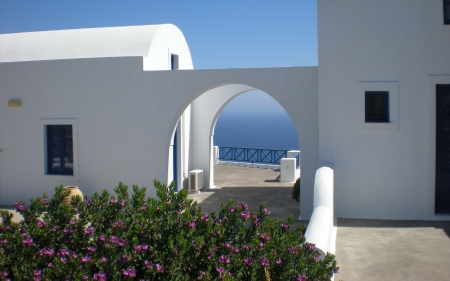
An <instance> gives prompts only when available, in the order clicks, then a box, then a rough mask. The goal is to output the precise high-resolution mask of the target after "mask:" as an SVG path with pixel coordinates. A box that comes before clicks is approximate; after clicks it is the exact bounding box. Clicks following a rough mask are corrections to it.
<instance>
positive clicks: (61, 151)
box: [46, 125, 73, 175]
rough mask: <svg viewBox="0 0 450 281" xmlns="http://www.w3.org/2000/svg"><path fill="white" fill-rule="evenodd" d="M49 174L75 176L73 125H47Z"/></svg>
mask: <svg viewBox="0 0 450 281" xmlns="http://www.w3.org/2000/svg"><path fill="white" fill-rule="evenodd" d="M46 127H47V128H46V129H47V174H49V175H73V139H72V125H47V126H46Z"/></svg>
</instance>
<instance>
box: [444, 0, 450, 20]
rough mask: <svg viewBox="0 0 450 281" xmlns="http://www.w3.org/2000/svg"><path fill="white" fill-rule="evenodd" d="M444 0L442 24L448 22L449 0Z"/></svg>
mask: <svg viewBox="0 0 450 281" xmlns="http://www.w3.org/2000/svg"><path fill="white" fill-rule="evenodd" d="M443 1H444V24H450V0H443Z"/></svg>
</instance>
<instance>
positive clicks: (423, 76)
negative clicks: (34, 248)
mask: <svg viewBox="0 0 450 281" xmlns="http://www.w3.org/2000/svg"><path fill="white" fill-rule="evenodd" d="M445 5H447V6H445ZM449 5H450V4H449V1H448V0H428V1H412V2H411V1H406V0H380V1H361V0H353V1H344V0H336V1H327V0H318V40H319V66H318V67H292V68H267V69H226V70H192V68H193V65H192V61H191V57H190V53H189V49H188V46H187V43H186V41H185V39H184V37H183V35H182V33H181V31H180V30H179V29H177V28H176V27H174V26H173V25H157V26H136V27H115V28H94V29H79V30H62V31H47V32H31V33H19V34H3V35H0V108H1V110H0V149H1V152H0V204H11V203H13V202H14V201H15V200H17V199H19V198H24V199H25V200H29V199H30V198H34V197H36V196H39V195H41V194H42V192H47V193H49V194H51V193H52V192H53V189H54V187H55V186H56V185H59V184H66V185H69V184H70V185H78V186H80V188H81V189H82V190H83V192H84V193H85V194H89V195H90V194H92V193H94V192H98V191H101V190H103V189H105V188H107V189H112V187H114V186H116V185H117V183H118V182H119V181H123V182H125V183H126V184H134V183H136V184H138V185H140V186H147V187H150V188H149V190H148V192H149V195H150V196H154V195H155V194H154V190H153V189H152V188H151V186H152V182H153V179H154V178H157V179H160V180H163V181H165V180H167V181H171V180H172V179H177V181H178V182H179V183H181V182H182V179H183V178H184V177H185V176H186V175H187V172H188V171H190V170H193V169H203V170H204V171H205V179H204V182H203V185H204V186H207V187H213V185H214V183H213V180H212V179H213V166H212V162H211V157H212V153H211V147H212V138H213V134H214V124H215V121H216V120H217V117H218V116H219V114H220V111H221V110H222V109H223V107H224V106H225V105H226V104H227V103H228V102H229V101H230V100H231V99H232V98H233V97H235V96H236V95H238V94H241V93H244V92H246V91H250V90H253V89H260V90H262V91H264V92H266V93H267V94H269V95H271V96H272V97H273V98H275V99H276V100H277V101H278V102H279V103H280V104H281V105H282V106H283V107H284V109H285V110H286V112H287V113H288V114H289V116H290V117H291V119H292V121H293V123H294V126H295V128H296V130H297V134H298V137H299V142H300V147H301V149H302V161H301V169H302V190H301V192H302V194H301V200H302V201H301V204H300V206H301V214H302V218H308V217H309V216H310V215H311V212H312V201H313V184H314V173H315V171H316V169H317V168H318V167H320V166H322V165H328V166H330V167H332V168H333V169H334V177H335V180H334V182H335V189H334V190H335V191H334V201H335V202H334V205H335V210H334V214H335V216H338V217H350V218H390V219H448V218H450V216H449V215H448V214H449V213H450V182H448V180H449V179H450V175H449V173H446V171H447V170H448V169H449V168H447V166H446V163H447V162H446V161H447V157H446V155H448V152H446V151H445V149H446V148H447V144H446V141H447V139H448V138H447V131H449V130H450V129H447V127H446V125H447V123H450V121H447V119H446V111H445V110H444V109H446V108H447V107H446V106H447V103H450V93H449V88H450V24H449V23H448V22H449V14H450V12H449V9H450V8H448V6H449ZM444 7H447V10H446V11H447V14H445V13H444V11H445V9H444ZM444 19H446V22H447V23H446V24H445V23H444ZM171 69H175V70H174V71H167V70H171ZM176 69H179V70H176ZM441 85H442V86H441ZM437 92H438V93H437ZM437 97H438V102H436V98H437ZM449 106H450V104H449ZM436 108H437V109H438V110H436ZM436 114H438V115H436ZM449 120H450V119H449ZM70 129H71V130H70ZM58 130H60V131H58ZM175 131H176V132H177V133H176V134H175ZM58 132H60V133H58ZM64 132H66V133H67V134H66V135H64ZM70 132H71V135H70ZM436 136H437V139H438V141H436ZM436 144H437V145H436ZM64 146H66V148H67V150H64V149H63V147H64ZM58 147H59V148H58ZM70 148H72V150H70ZM58 159H59V160H58ZM436 159H437V160H436ZM63 160H64V161H63ZM173 160H175V161H173ZM174 163H177V164H176V165H174ZM62 167H64V169H62ZM436 179H437V180H436ZM436 191H437V192H436ZM445 214H447V215H445Z"/></svg>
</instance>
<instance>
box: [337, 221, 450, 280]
mask: <svg viewBox="0 0 450 281" xmlns="http://www.w3.org/2000/svg"><path fill="white" fill-rule="evenodd" d="M336 260H337V262H338V266H339V267H340V268H341V269H340V272H339V274H336V276H335V279H334V280H335V281H339V280H344V281H353V280H359V281H364V280H366V281H369V280H399V281H400V280H408V281H414V280H417V281H419V280H420V281H422V280H427V281H434V280H436V281H440V280H450V222H449V221H385V220H358V219H339V220H338V229H337V239H336Z"/></svg>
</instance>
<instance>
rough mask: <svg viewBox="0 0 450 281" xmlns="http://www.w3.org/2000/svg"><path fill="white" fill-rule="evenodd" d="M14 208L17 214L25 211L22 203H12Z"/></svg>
mask: <svg viewBox="0 0 450 281" xmlns="http://www.w3.org/2000/svg"><path fill="white" fill-rule="evenodd" d="M14 206H15V207H16V211H17V212H20V211H23V210H25V206H24V204H23V202H14Z"/></svg>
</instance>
